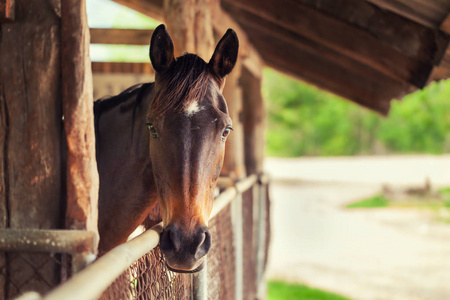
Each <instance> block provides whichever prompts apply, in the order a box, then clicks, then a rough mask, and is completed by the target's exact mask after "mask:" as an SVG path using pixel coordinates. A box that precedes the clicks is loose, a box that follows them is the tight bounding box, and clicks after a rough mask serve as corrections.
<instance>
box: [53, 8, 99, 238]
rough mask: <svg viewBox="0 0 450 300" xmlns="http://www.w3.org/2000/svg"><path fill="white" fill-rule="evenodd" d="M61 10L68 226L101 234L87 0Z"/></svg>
mask: <svg viewBox="0 0 450 300" xmlns="http://www.w3.org/2000/svg"><path fill="white" fill-rule="evenodd" d="M61 13H62V17H61V27H62V28H61V31H62V32H61V33H62V35H61V36H62V55H61V57H62V60H61V62H62V79H63V82H62V84H63V112H64V129H65V132H66V140H67V148H68V149H67V212H66V228H69V229H78V230H88V231H92V232H94V233H96V234H98V233H97V217H98V210H97V207H98V184H99V180H98V173H97V163H96V158H95V132H94V114H93V99H92V95H93V89H92V72H91V61H90V58H89V27H88V24H87V16H86V5H85V1H84V0H82V1H79V0H62V7H61ZM97 240H98V239H97Z"/></svg>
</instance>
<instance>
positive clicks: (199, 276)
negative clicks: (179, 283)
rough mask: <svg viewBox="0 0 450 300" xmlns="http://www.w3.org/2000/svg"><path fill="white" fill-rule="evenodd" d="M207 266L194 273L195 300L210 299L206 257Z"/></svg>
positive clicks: (206, 260)
mask: <svg viewBox="0 0 450 300" xmlns="http://www.w3.org/2000/svg"><path fill="white" fill-rule="evenodd" d="M204 264H205V267H204V268H203V270H201V271H200V272H198V273H195V274H193V275H192V283H193V284H192V286H193V295H192V299H193V300H208V258H207V257H206V258H205V262H204Z"/></svg>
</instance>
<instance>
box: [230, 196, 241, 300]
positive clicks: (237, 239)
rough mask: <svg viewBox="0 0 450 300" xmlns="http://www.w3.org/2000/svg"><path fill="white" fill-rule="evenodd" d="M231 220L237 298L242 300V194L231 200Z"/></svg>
mask: <svg viewBox="0 0 450 300" xmlns="http://www.w3.org/2000/svg"><path fill="white" fill-rule="evenodd" d="M231 211H232V213H231V222H232V225H233V238H234V239H233V241H234V249H235V299H236V300H242V298H243V292H244V286H243V281H244V277H243V273H244V270H243V267H244V258H243V251H242V247H243V232H242V230H243V224H242V194H241V193H239V194H238V195H237V196H236V198H235V199H234V200H233V202H231Z"/></svg>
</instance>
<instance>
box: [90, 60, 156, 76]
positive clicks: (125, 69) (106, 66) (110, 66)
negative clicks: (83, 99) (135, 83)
mask: <svg viewBox="0 0 450 300" xmlns="http://www.w3.org/2000/svg"><path fill="white" fill-rule="evenodd" d="M92 72H93V73H134V74H154V73H155V71H154V70H153V68H152V66H151V64H150V63H126V62H92Z"/></svg>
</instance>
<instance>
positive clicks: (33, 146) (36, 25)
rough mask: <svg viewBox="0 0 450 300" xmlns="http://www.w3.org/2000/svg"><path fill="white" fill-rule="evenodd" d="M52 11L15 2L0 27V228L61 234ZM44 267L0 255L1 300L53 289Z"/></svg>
mask: <svg viewBox="0 0 450 300" xmlns="http://www.w3.org/2000/svg"><path fill="white" fill-rule="evenodd" d="M7 2H8V1H7ZM58 3H59V2H58V1H48V0H34V1H26V0H16V1H15V21H14V22H7V23H2V24H1V25H0V30H1V33H0V36H1V39H0V118H1V122H0V144H1V145H2V146H1V148H0V177H1V178H0V184H1V186H0V227H2V228H5V227H9V228H40V229H55V228H60V227H61V226H62V224H61V220H62V219H63V218H62V209H63V205H62V204H63V200H64V195H63V192H62V189H61V183H62V182H63V178H62V171H61V134H62V113H61V68H60V57H61V52H60V16H58V12H59V7H58ZM49 259H50V256H49V255H48V254H28V253H20V254H19V253H7V254H6V255H5V254H3V253H2V254H1V258H0V266H1V267H5V264H6V268H2V270H3V272H4V273H3V274H1V275H0V278H1V279H0V280H1V281H2V282H0V284H1V286H0V299H5V298H7V299H11V298H14V297H15V296H16V295H18V293H21V292H25V291H27V290H35V291H38V292H40V293H45V292H46V291H48V290H49V289H50V287H49V286H48V284H49V285H56V284H58V283H59V277H60V274H59V273H60V272H59V266H58V265H57V264H56V262H54V261H51V260H49ZM6 270H8V272H6ZM5 278H6V282H5V281H4V279H5ZM25 278H29V280H28V279H27V281H24V279H25ZM13 282H14V283H13ZM17 286H19V287H18V288H17Z"/></svg>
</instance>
